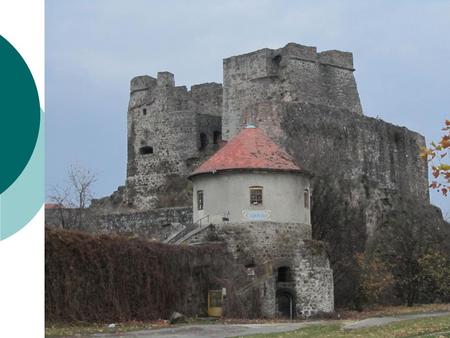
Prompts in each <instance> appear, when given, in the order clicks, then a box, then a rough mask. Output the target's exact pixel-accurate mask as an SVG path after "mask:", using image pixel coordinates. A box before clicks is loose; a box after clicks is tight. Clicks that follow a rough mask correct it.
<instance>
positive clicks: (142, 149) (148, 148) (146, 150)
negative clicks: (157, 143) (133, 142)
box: [139, 146, 153, 155]
mask: <svg viewBox="0 0 450 338" xmlns="http://www.w3.org/2000/svg"><path fill="white" fill-rule="evenodd" d="M139 153H140V154H141V155H147V154H153V147H151V146H144V147H140V148H139Z"/></svg>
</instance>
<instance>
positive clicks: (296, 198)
mask: <svg viewBox="0 0 450 338" xmlns="http://www.w3.org/2000/svg"><path fill="white" fill-rule="evenodd" d="M190 179H191V180H192V183H193V217H194V223H195V224H196V226H197V228H196V229H195V230H193V231H192V233H193V234H194V236H190V235H187V237H190V240H189V242H190V243H191V244H195V243H199V242H205V241H209V240H210V238H213V239H214V240H219V241H223V242H225V243H226V244H227V247H228V249H229V251H230V252H231V253H232V255H233V256H234V257H235V259H236V260H237V262H238V263H241V264H242V265H244V266H245V267H246V268H247V271H248V278H249V279H250V284H249V285H250V286H248V285H243V286H241V290H247V291H248V290H250V289H257V290H258V291H259V295H260V300H261V311H262V314H263V315H264V316H267V317H277V316H282V317H288V318H293V317H300V316H302V317H309V316H310V315H313V314H317V313H320V312H332V311H333V310H334V296H333V272H332V270H331V269H330V264H329V260H328V256H327V253H326V250H325V246H324V244H323V243H322V242H319V241H314V240H312V238H311V217H310V174H309V173H308V172H307V171H306V170H305V169H304V168H303V167H302V166H301V165H300V164H298V163H296V162H295V160H294V159H293V157H292V156H290V155H289V154H288V153H287V152H286V151H284V150H283V149H281V148H280V147H279V146H278V145H277V144H275V143H274V142H273V141H272V140H271V139H270V138H269V137H267V136H266V135H265V134H264V133H263V132H262V131H261V130H260V129H258V128H255V127H254V126H247V127H246V128H244V129H243V130H242V131H241V132H240V133H239V134H238V135H237V136H235V137H234V138H233V139H231V140H230V141H229V142H228V143H227V144H226V145H225V146H224V147H222V148H221V149H220V150H219V151H217V152H216V153H215V154H214V155H213V156H212V157H211V158H209V159H208V160H207V161H206V162H204V163H203V164H202V165H200V166H199V167H198V168H197V169H196V170H195V171H194V172H193V173H192V174H191V176H190ZM211 235H212V236H211ZM238 292H242V293H244V291H239V290H238ZM256 294H258V292H257V293H256Z"/></svg>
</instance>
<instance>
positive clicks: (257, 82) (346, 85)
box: [222, 43, 362, 140]
mask: <svg viewBox="0 0 450 338" xmlns="http://www.w3.org/2000/svg"><path fill="white" fill-rule="evenodd" d="M353 71H354V68H353V57H352V54H351V53H348V52H341V51H336V50H330V51H324V52H320V53H318V52H317V50H316V48H315V47H307V46H302V45H299V44H295V43H289V44H287V45H286V46H285V47H283V48H280V49H268V48H265V49H261V50H257V51H255V52H252V53H248V54H243V55H237V56H232V57H230V58H227V59H224V60H223V79H224V98H223V99H224V101H223V128H222V134H223V135H224V139H225V140H229V139H231V138H232V137H233V136H234V135H236V134H237V133H238V132H239V130H240V129H242V128H243V127H244V126H245V124H246V123H247V122H248V121H251V122H252V123H254V124H255V125H256V126H259V127H261V128H262V129H263V130H265V131H266V132H269V131H270V134H271V136H273V137H278V136H279V135H277V131H278V130H277V114H279V113H281V112H282V109H283V103H286V102H306V103H312V104H320V105H324V106H328V107H333V108H344V109H348V110H350V111H352V112H356V113H358V114H362V108H361V103H360V100H359V95H358V91H357V87H356V81H355V78H354V76H353Z"/></svg>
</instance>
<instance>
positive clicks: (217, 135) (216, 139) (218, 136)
mask: <svg viewBox="0 0 450 338" xmlns="http://www.w3.org/2000/svg"><path fill="white" fill-rule="evenodd" d="M221 139H222V133H221V132H220V131H217V130H216V131H215V132H214V144H219V142H220V140H221Z"/></svg>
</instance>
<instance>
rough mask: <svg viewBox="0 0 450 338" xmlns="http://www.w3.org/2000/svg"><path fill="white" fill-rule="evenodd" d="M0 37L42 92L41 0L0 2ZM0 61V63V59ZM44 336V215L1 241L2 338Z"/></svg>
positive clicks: (0, 321)
mask: <svg viewBox="0 0 450 338" xmlns="http://www.w3.org/2000/svg"><path fill="white" fill-rule="evenodd" d="M0 34H1V35H2V36H3V37H4V38H5V39H7V40H8V41H9V42H10V43H11V44H12V45H13V46H14V47H15V48H16V49H17V50H18V51H19V53H20V54H21V55H22V57H23V58H24V59H25V61H26V63H27V64H28V67H29V68H30V69H31V72H32V74H33V77H34V80H35V82H36V85H37V88H38V91H39V99H40V104H41V108H42V109H43V110H44V111H45V101H44V100H45V93H44V81H45V78H44V74H45V61H44V36H45V35H44V0H0ZM0 62H1V60H0ZM43 336H44V211H43V208H41V210H40V211H39V213H38V214H37V215H36V216H35V217H34V218H33V219H32V220H31V222H30V223H28V225H27V226H25V227H24V228H23V229H22V230H20V231H19V232H17V233H16V234H15V235H13V236H11V237H9V238H7V239H5V240H3V241H0V337H7V338H14V337H20V338H24V337H25V338H33V337H43Z"/></svg>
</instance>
